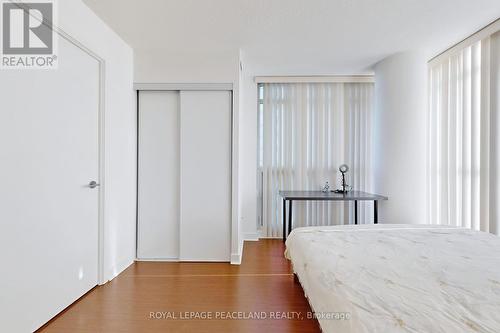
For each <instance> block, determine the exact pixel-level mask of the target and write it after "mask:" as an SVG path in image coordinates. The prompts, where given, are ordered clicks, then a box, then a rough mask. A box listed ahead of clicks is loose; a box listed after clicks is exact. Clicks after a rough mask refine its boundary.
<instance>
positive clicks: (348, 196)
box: [279, 191, 388, 201]
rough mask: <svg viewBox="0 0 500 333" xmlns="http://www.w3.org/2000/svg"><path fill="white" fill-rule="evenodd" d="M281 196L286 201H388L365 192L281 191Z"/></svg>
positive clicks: (383, 197) (380, 196)
mask: <svg viewBox="0 0 500 333" xmlns="http://www.w3.org/2000/svg"><path fill="white" fill-rule="evenodd" d="M279 195H280V196H281V197H282V198H283V199H286V200H329V201H354V200H360V201H362V200H371V201H373V200H388V198H387V197H385V196H383V195H378V194H373V193H367V192H363V191H350V192H347V193H335V192H326V193H325V192H322V191H280V192H279Z"/></svg>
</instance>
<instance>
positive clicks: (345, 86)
mask: <svg viewBox="0 0 500 333" xmlns="http://www.w3.org/2000/svg"><path fill="white" fill-rule="evenodd" d="M258 91H259V94H258V95H259V103H258V105H259V110H258V112H259V121H258V124H259V135H258V137H259V144H258V147H259V152H258V154H259V175H258V176H259V177H258V178H259V180H260V183H259V186H260V188H259V196H260V198H259V201H260V203H261V206H260V207H259V209H260V212H261V214H260V215H261V219H260V221H261V224H262V233H263V236H266V237H279V236H281V233H282V227H281V226H282V215H281V214H282V209H281V207H282V203H281V199H280V198H279V197H278V192H279V191H280V190H319V189H321V187H322V186H323V185H324V184H325V182H326V181H328V182H329V183H330V185H331V187H332V188H334V187H336V184H337V180H338V179H339V178H340V175H339V174H338V171H337V170H338V167H339V165H341V164H344V163H347V164H348V165H349V166H350V168H351V171H350V172H349V177H350V178H349V179H348V181H349V185H352V186H353V187H355V188H356V189H357V190H365V191H370V190H371V175H370V160H371V158H370V154H371V142H370V133H371V131H370V129H371V117H372V116H371V113H372V104H373V83H266V84H263V85H259V86H258ZM334 206H335V207H334ZM348 209H349V206H348V205H346V204H344V203H326V202H320V203H318V202H308V203H299V204H297V205H296V207H294V221H295V222H294V223H295V225H297V226H306V225H328V224H332V223H333V224H345V223H349V222H350V215H351V214H348ZM359 212H360V214H359V217H360V221H361V223H363V221H368V220H369V219H370V218H371V216H370V215H371V209H370V210H365V205H364V204H361V205H360V209H359Z"/></svg>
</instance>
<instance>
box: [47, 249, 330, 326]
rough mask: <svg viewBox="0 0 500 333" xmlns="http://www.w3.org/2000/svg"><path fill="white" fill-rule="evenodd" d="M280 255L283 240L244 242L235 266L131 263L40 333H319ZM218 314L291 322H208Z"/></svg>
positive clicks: (302, 294)
mask: <svg viewBox="0 0 500 333" xmlns="http://www.w3.org/2000/svg"><path fill="white" fill-rule="evenodd" d="M283 251H284V245H283V243H282V241H281V240H261V241H259V242H245V248H244V254H243V261H242V264H241V265H240V266H235V265H230V264H224V263H159V262H139V263H135V264H133V265H132V266H130V267H129V268H128V269H127V270H125V271H124V272H123V273H122V274H120V275H119V276H118V277H116V278H115V279H114V280H113V281H111V282H109V283H107V284H106V285H104V286H100V287H96V288H95V289H94V290H92V291H91V292H89V293H88V294H87V295H85V296H84V297H82V298H81V299H80V300H79V301H78V302H76V303H74V304H73V305H72V306H70V307H69V308H68V309H66V310H65V311H64V312H62V313H61V314H59V315H58V316H57V317H56V318H54V319H53V320H52V321H50V322H49V323H48V324H47V325H45V326H44V327H42V328H41V329H40V330H39V331H40V332H44V333H49V332H64V333H67V332H72V333H78V332H93V333H94V332H217V333H219V332H262V333H264V332H301V333H302V332H303V333H306V332H319V331H320V329H319V325H318V323H317V321H316V320H314V319H307V313H308V312H309V313H310V312H311V309H310V307H309V304H308V302H307V300H306V298H305V297H304V292H303V291H302V288H301V286H300V284H299V283H297V282H294V279H293V275H292V273H291V266H290V263H289V262H288V261H287V260H286V259H285V258H284V257H283ZM151 312H155V313H157V312H160V313H161V312H163V313H164V316H165V319H152V318H150V316H151ZM186 312H195V313H194V314H188V315H187V316H190V315H191V316H194V315H196V312H198V313H199V314H200V315H201V314H204V315H209V314H211V315H212V318H213V319H191V320H187V319H180V314H181V313H182V314H185V313H186ZM217 312H219V313H220V312H222V313H226V314H227V312H243V314H244V315H245V316H247V317H248V313H250V312H259V313H260V312H262V313H265V316H267V317H270V316H271V315H272V313H274V314H278V315H280V316H282V315H283V312H290V314H289V315H290V316H292V317H295V319H267V320H259V319H244V320H237V319H234V320H231V319H224V320H223V319H215V318H214V317H215V316H216V315H217ZM292 312H294V313H299V314H300V315H297V314H291V313H292ZM166 313H168V315H167V314H166ZM156 315H157V316H160V317H161V314H156ZM230 315H232V316H237V314H236V313H232V314H230ZM172 316H176V318H177V319H173V318H172ZM167 317H168V318H167ZM184 317H186V315H184ZM298 317H301V318H298Z"/></svg>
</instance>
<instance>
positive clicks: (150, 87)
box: [134, 82, 241, 264]
mask: <svg viewBox="0 0 500 333" xmlns="http://www.w3.org/2000/svg"><path fill="white" fill-rule="evenodd" d="M134 90H136V94H137V95H136V96H137V100H136V102H137V103H136V108H137V110H136V112H137V113H136V117H137V123H136V130H137V132H136V137H137V156H136V159H137V165H136V167H137V168H136V180H137V184H136V185H137V186H136V229H135V230H136V242H135V257H136V261H165V262H168V261H174V262H178V261H179V260H180V258H177V259H139V258H138V257H137V253H138V235H139V233H138V230H139V205H138V203H139V106H140V104H139V95H140V92H141V91H179V92H180V91H227V92H229V96H230V107H231V111H230V112H231V115H230V118H231V119H230V121H231V133H230V139H231V142H230V154H231V156H230V160H231V165H230V172H231V175H230V177H231V181H230V198H231V204H230V212H229V214H230V228H229V233H230V234H229V261H228V262H230V263H231V264H240V263H241V256H240V255H235V254H234V253H233V250H234V247H235V244H234V242H235V237H236V238H237V231H238V230H239V229H238V215H237V214H238V207H237V205H238V172H237V170H238V169H237V167H238V166H237V165H238V164H237V163H238V145H237V144H236V143H237V141H238V138H237V134H238V123H237V115H236V114H235V109H236V108H237V106H235V103H236V100H235V97H234V95H235V88H234V85H233V83H145V82H136V83H134ZM236 110H237V109H236ZM236 112H237V111H236ZM179 236H180V235H179ZM237 243H239V242H237ZM239 246H240V244H237V245H236V247H239ZM236 250H237V251H238V249H236ZM179 254H180V253H179ZM235 256H237V258H235Z"/></svg>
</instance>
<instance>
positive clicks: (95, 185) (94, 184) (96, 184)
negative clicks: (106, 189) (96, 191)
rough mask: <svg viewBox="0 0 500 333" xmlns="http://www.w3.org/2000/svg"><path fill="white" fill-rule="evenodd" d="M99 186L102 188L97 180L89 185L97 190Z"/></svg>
mask: <svg viewBox="0 0 500 333" xmlns="http://www.w3.org/2000/svg"><path fill="white" fill-rule="evenodd" d="M97 186H101V184H98V183H97V182H96V181H95V180H93V181H91V182H90V183H89V187H90V188H96V187H97Z"/></svg>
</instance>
